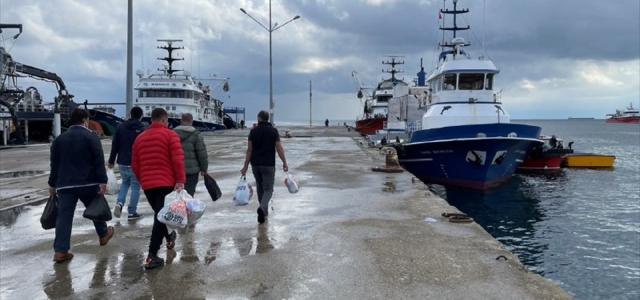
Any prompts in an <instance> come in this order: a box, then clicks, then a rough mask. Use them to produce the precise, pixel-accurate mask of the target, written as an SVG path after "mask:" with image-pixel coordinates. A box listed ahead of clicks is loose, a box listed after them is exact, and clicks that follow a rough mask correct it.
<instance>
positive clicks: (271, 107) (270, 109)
mask: <svg viewBox="0 0 640 300" xmlns="http://www.w3.org/2000/svg"><path fill="white" fill-rule="evenodd" d="M240 11H241V12H242V13H244V14H245V15H247V16H249V18H251V19H252V20H254V21H255V22H256V23H258V25H260V26H262V28H264V29H265V30H266V31H268V32H269V121H271V123H274V120H273V110H274V107H275V105H274V103H273V58H272V57H273V56H272V52H271V35H272V33H273V32H274V31H276V30H278V29H279V28H281V27H282V26H284V25H287V24H289V23H290V22H292V21H295V20H297V19H299V18H300V16H295V17H293V19H291V20H289V21H287V22H285V23H284V24H282V25H280V26H278V23H277V22H276V24H275V25H271V0H269V28H267V27H265V26H264V25H262V23H260V22H258V20H256V19H255V18H254V17H252V16H251V15H250V14H248V13H247V12H246V11H245V10H244V9H243V8H240Z"/></svg>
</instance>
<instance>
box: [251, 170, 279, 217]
mask: <svg viewBox="0 0 640 300" xmlns="http://www.w3.org/2000/svg"><path fill="white" fill-rule="evenodd" d="M251 171H252V172H253V177H255V179H256V190H257V192H258V202H259V203H260V207H261V208H262V211H264V213H265V214H268V213H269V201H271V196H272V195H273V183H274V181H275V176H276V167H275V166H251Z"/></svg>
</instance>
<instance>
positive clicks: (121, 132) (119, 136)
mask: <svg viewBox="0 0 640 300" xmlns="http://www.w3.org/2000/svg"><path fill="white" fill-rule="evenodd" d="M129 115H130V117H131V118H130V119H129V120H126V121H124V122H123V123H121V124H118V127H116V133H115V134H114V135H113V141H112V142H111V154H110V155H109V164H108V165H107V166H108V167H109V169H112V168H113V163H114V162H116V156H117V157H118V160H117V163H118V170H119V171H120V177H121V178H122V185H121V186H120V191H119V192H118V199H117V200H116V206H115V207H114V208H113V215H114V216H116V218H120V215H121V213H122V207H123V206H124V203H125V201H126V199H127V192H128V191H129V187H131V199H130V201H129V207H128V213H129V220H134V219H139V218H141V217H142V215H141V214H139V213H137V212H136V210H137V209H138V200H139V199H140V183H139V182H138V179H136V175H135V174H133V171H132V170H131V149H132V148H133V142H134V141H135V140H136V137H138V135H140V133H141V132H142V131H143V130H144V124H142V122H140V119H142V108H140V107H137V106H134V107H132V108H131V112H130V113H129Z"/></svg>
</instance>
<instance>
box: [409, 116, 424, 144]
mask: <svg viewBox="0 0 640 300" xmlns="http://www.w3.org/2000/svg"><path fill="white" fill-rule="evenodd" d="M421 129H422V120H416V121H413V122H409V123H408V124H407V129H406V132H407V135H408V136H409V140H411V136H412V135H413V133H414V132H416V131H418V130H421Z"/></svg>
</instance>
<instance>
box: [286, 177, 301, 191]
mask: <svg viewBox="0 0 640 300" xmlns="http://www.w3.org/2000/svg"><path fill="white" fill-rule="evenodd" d="M284 185H286V186H287V189H288V190H289V193H291V194H295V193H297V192H298V190H299V189H298V180H296V179H295V178H293V175H291V173H289V172H287V177H285V178H284Z"/></svg>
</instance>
